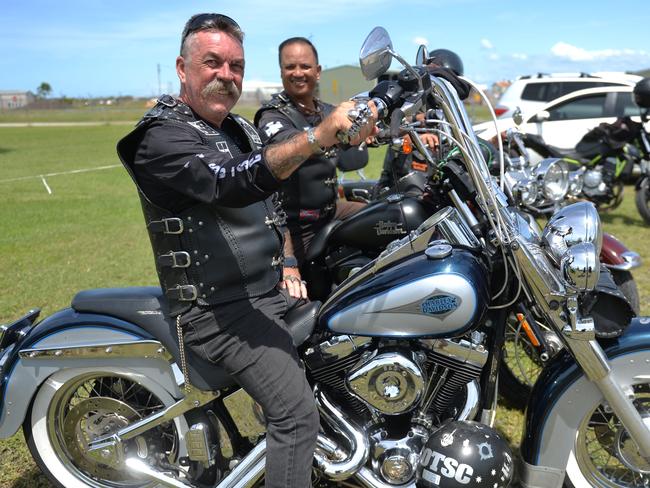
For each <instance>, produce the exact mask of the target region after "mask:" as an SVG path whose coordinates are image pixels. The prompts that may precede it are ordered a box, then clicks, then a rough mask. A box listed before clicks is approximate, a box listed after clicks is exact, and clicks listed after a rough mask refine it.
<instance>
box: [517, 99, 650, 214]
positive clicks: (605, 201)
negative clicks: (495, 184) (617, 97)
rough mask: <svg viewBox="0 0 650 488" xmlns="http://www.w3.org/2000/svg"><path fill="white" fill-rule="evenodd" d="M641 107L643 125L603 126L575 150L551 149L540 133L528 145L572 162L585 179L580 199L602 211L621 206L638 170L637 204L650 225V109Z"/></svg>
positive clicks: (526, 138)
mask: <svg viewBox="0 0 650 488" xmlns="http://www.w3.org/2000/svg"><path fill="white" fill-rule="evenodd" d="M639 100H641V99H639ZM640 103H644V102H640ZM640 106H641V107H642V108H645V109H646V111H645V112H644V113H643V114H642V116H641V123H637V122H634V121H633V120H631V119H630V118H629V117H623V118H620V119H617V120H616V122H614V123H612V124H600V125H599V126H598V127H595V128H594V129H592V130H590V131H589V132H588V133H587V134H585V135H584V137H583V138H582V139H581V140H580V142H579V143H578V145H577V146H576V147H575V149H570V150H565V149H560V148H557V147H554V146H551V145H549V144H546V142H545V141H544V139H543V138H542V137H541V136H539V135H537V134H525V135H524V138H523V140H524V144H525V145H526V146H527V147H530V148H531V149H533V150H534V151H536V152H537V153H539V154H540V155H542V156H543V157H545V158H562V159H564V160H565V161H567V162H569V163H570V164H571V166H572V169H573V170H574V174H576V175H579V176H580V179H581V182H580V183H581V185H580V187H576V188H575V190H578V191H577V193H576V196H577V197H579V198H586V199H588V200H590V201H592V202H594V203H595V204H596V206H597V207H598V208H599V209H601V210H611V209H614V208H616V207H618V206H619V205H620V204H621V202H622V201H623V190H624V181H626V180H627V179H629V177H630V176H631V174H632V171H633V170H634V167H635V166H636V167H638V168H639V169H640V176H639V177H638V178H637V180H636V183H635V203H636V206H637V210H638V211H639V214H640V215H641V217H642V218H643V220H644V222H645V223H646V224H650V206H649V202H650V173H649V170H650V137H649V136H648V133H647V131H646V129H645V125H646V123H647V122H648V120H649V114H650V108H649V107H647V106H643V105H640Z"/></svg>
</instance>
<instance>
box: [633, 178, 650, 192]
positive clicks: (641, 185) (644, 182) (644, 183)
mask: <svg viewBox="0 0 650 488" xmlns="http://www.w3.org/2000/svg"><path fill="white" fill-rule="evenodd" d="M648 186H650V176H642V177H641V178H639V179H638V180H636V183H635V184H634V190H635V191H639V190H641V189H646V188H648Z"/></svg>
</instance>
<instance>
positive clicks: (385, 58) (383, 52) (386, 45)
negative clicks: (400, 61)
mask: <svg viewBox="0 0 650 488" xmlns="http://www.w3.org/2000/svg"><path fill="white" fill-rule="evenodd" d="M392 49H393V43H392V42H391V40H390V36H389V35H388V32H386V29H384V28H383V27H375V28H374V29H373V30H372V31H370V34H368V37H366V40H365V41H364V42H363V45H362V46H361V52H360V53H359V64H360V65H361V72H362V73H363V76H364V77H365V78H366V80H372V79H375V78H378V77H379V76H381V75H383V74H384V73H385V72H386V71H387V70H388V68H389V67H390V63H391V51H392Z"/></svg>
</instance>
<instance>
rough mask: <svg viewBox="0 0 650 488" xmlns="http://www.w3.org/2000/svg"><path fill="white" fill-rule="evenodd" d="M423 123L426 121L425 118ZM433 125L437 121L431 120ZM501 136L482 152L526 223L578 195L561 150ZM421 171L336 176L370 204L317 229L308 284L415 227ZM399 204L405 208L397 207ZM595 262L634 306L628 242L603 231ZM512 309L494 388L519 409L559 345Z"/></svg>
mask: <svg viewBox="0 0 650 488" xmlns="http://www.w3.org/2000/svg"><path fill="white" fill-rule="evenodd" d="M424 125H427V124H426V122H425V123H424ZM431 125H435V122H432V123H431ZM502 139H503V140H502V146H503V147H502V151H500V152H499V151H484V154H485V155H486V156H487V157H488V161H487V163H488V166H489V167H490V168H491V172H492V173H493V174H494V175H495V176H500V175H499V170H498V169H499V165H498V164H496V163H497V158H496V157H495V154H494V153H495V152H496V153H498V154H503V156H504V174H503V177H502V179H503V181H504V191H505V192H506V193H507V194H508V196H509V198H510V201H511V202H512V203H514V205H515V206H517V207H518V208H519V209H520V210H521V211H522V213H521V215H522V216H523V217H524V218H526V219H528V220H529V223H530V225H531V226H534V227H536V226H537V222H536V220H535V219H534V218H533V217H545V218H548V217H550V216H551V215H552V214H553V212H554V211H556V210H558V209H560V208H561V207H562V206H563V205H566V204H567V203H568V202H570V201H572V200H573V201H575V200H576V198H577V197H578V196H579V194H580V191H581V190H580V189H581V188H582V182H581V178H582V172H581V171H574V172H571V171H569V166H568V163H567V162H566V161H564V160H563V159H561V158H548V159H544V160H542V161H539V162H537V163H534V164H532V163H531V158H530V156H529V154H528V150H527V148H526V146H525V144H524V141H523V137H522V134H521V133H519V132H518V131H516V130H513V129H510V130H508V131H506V132H505V133H504V134H503V137H502ZM444 145H445V144H444V142H443V144H442V145H441V147H440V148H439V150H438V151H437V152H438V153H440V158H438V160H437V161H436V162H437V165H440V164H441V161H442V160H444V159H445V158H449V157H450V155H451V157H453V154H454V150H453V148H452V147H446V148H443V147H442V146H444ZM400 150H401V148H400V147H395V148H394V152H399V151H400ZM365 162H366V163H367V161H365ZM364 166H365V164H364V161H362V160H360V159H357V160H355V161H346V162H345V165H344V168H343V169H345V170H346V171H354V170H356V171H359V170H362V168H363V167H364ZM427 174H428V173H427V172H422V171H412V172H410V173H409V174H407V175H405V176H404V177H402V178H399V179H397V180H396V184H395V186H394V187H392V188H384V189H381V190H380V191H379V192H377V186H376V185H377V181H376V180H371V179H365V178H362V179H360V180H343V181H341V183H340V193H342V196H344V197H345V198H347V199H349V200H354V201H362V202H365V203H367V204H368V207H367V208H366V209H365V210H364V211H363V212H361V213H359V214H357V215H354V216H352V217H350V218H349V219H347V220H346V221H345V222H341V223H332V224H331V225H330V226H329V228H328V229H326V233H324V234H321V235H320V236H319V237H318V239H317V242H318V243H319V246H318V247H317V248H316V249H315V251H312V252H310V253H309V260H308V261H307V264H306V265H305V267H304V268H305V276H307V277H309V278H310V279H309V280H308V282H309V284H310V290H311V285H312V283H314V285H315V287H316V288H315V289H316V291H317V292H318V291H320V290H326V287H327V284H328V283H331V282H333V283H334V284H338V283H340V282H341V281H343V279H344V278H345V277H346V274H345V273H346V272H350V270H353V269H354V267H355V266H360V264H361V263H362V262H363V260H364V259H366V262H367V261H370V259H371V258H372V257H373V256H377V255H378V254H379V253H380V252H381V251H382V250H383V249H384V248H383V247H382V246H384V245H386V241H387V240H388V239H387V238H386V237H385V236H383V235H382V233H383V232H386V231H387V230H388V229H391V230H393V231H394V232H403V233H404V234H406V233H407V232H408V231H409V230H411V228H414V227H411V228H409V226H415V225H416V224H419V222H418V221H417V219H418V218H422V219H424V218H425V217H426V213H427V210H426V206H427V204H430V199H431V194H430V193H431V191H432V187H434V186H435V184H436V183H434V182H432V181H427V179H428V176H427ZM439 183H440V182H438V184H439ZM373 195H375V197H374V198H373ZM400 207H401V208H402V209H403V211H400ZM414 220H415V222H414ZM389 223H390V225H389ZM362 242H363V243H364V244H363V246H362V248H361V249H357V248H355V245H357V246H359V245H361V243H362ZM600 262H601V264H602V265H604V266H605V267H607V268H608V269H609V271H610V273H611V275H612V278H613V280H614V283H616V285H617V286H618V287H619V289H620V291H621V292H622V293H623V294H624V295H625V297H626V298H627V299H628V300H629V302H630V305H631V306H632V309H633V310H634V312H635V313H637V314H638V313H639V311H640V299H639V292H638V288H637V286H636V282H635V280H634V277H633V276H632V273H631V270H633V269H637V268H638V267H640V266H641V257H640V256H639V254H638V253H636V252H634V251H631V250H630V249H628V248H627V247H626V246H625V245H624V244H623V243H622V242H620V241H619V240H618V239H616V238H615V237H614V236H612V235H610V234H608V233H606V232H603V244H602V248H601V253H600ZM337 280H338V281H337ZM517 317H522V314H521V313H517V312H516V311H513V312H512V313H511V315H510V316H509V317H508V319H507V326H506V336H505V342H504V353H503V360H502V362H501V364H500V372H499V374H500V385H501V387H502V388H501V389H500V393H501V395H502V396H503V397H504V399H506V400H507V402H508V405H509V406H512V407H516V408H519V409H523V408H524V407H525V406H526V402H527V399H528V396H529V395H530V390H531V388H532V386H533V384H534V383H535V381H536V380H537V378H538V377H539V374H540V373H541V370H542V369H543V367H544V364H545V363H546V362H547V361H548V360H549V359H550V358H551V357H553V356H554V355H556V354H557V353H558V352H559V351H561V350H562V348H563V346H562V343H561V341H559V340H557V338H556V337H555V334H554V333H553V332H552V330H550V329H549V328H548V327H545V326H544V325H543V324H538V323H535V322H532V321H531V322H530V323H529V322H527V321H523V320H520V319H517ZM531 324H532V325H531Z"/></svg>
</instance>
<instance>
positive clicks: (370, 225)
mask: <svg viewBox="0 0 650 488" xmlns="http://www.w3.org/2000/svg"><path fill="white" fill-rule="evenodd" d="M428 216H429V213H427V211H426V209H425V208H424V206H423V204H422V202H420V201H419V200H418V199H416V198H413V197H405V196H403V195H400V194H396V195H390V196H388V197H387V198H386V199H385V200H380V201H377V202H372V203H370V204H369V205H368V206H367V207H365V208H364V209H363V210H361V211H360V212H357V213H356V214H354V215H352V216H351V217H349V218H347V219H345V220H344V221H343V222H341V223H340V224H339V225H338V226H337V227H336V229H334V231H333V232H332V235H331V237H330V239H329V242H330V244H333V245H339V246H350V247H353V248H355V249H361V250H362V251H376V252H379V251H381V250H383V249H385V248H386V246H387V245H388V244H389V243H390V242H392V241H394V240H395V239H399V238H400V237H404V236H405V235H406V234H408V233H409V232H410V231H412V230H414V229H416V228H417V227H418V225H420V224H421V223H422V222H424V221H425V220H426V218H427V217H428Z"/></svg>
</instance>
